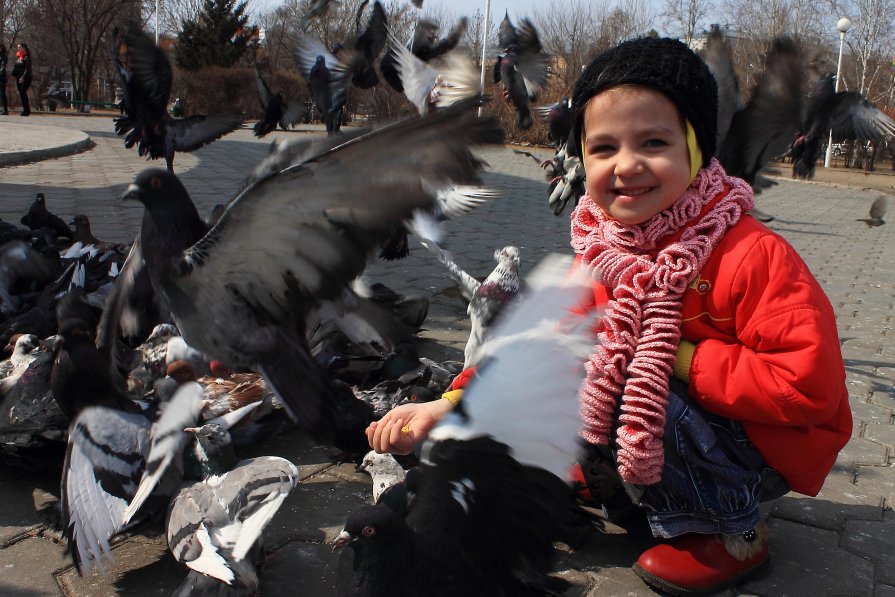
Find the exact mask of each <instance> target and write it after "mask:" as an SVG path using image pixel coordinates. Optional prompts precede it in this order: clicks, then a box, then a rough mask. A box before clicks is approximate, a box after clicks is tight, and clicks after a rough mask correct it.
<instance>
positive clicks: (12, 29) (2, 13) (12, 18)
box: [0, 0, 34, 47]
mask: <svg viewBox="0 0 895 597" xmlns="http://www.w3.org/2000/svg"><path fill="white" fill-rule="evenodd" d="M33 4H34V0H0V42H3V43H5V44H6V45H7V47H14V41H15V40H16V39H17V38H18V37H19V33H20V32H21V31H22V29H23V28H24V27H25V15H26V14H27V13H28V11H29V9H31V8H32V5H33Z"/></svg>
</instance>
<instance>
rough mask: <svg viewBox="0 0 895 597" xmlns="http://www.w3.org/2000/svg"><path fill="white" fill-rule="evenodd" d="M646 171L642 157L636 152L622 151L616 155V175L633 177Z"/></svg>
mask: <svg viewBox="0 0 895 597" xmlns="http://www.w3.org/2000/svg"><path fill="white" fill-rule="evenodd" d="M643 170H644V165H643V160H642V156H640V154H638V153H637V152H635V151H628V150H624V149H623V150H621V151H619V152H618V154H616V162H615V170H614V172H615V175H616V176H633V175H636V174H640V173H642V172H643Z"/></svg>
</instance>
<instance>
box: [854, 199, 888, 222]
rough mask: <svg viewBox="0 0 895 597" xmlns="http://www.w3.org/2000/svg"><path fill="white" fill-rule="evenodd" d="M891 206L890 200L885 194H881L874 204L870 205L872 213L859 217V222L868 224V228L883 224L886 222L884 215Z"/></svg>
mask: <svg viewBox="0 0 895 597" xmlns="http://www.w3.org/2000/svg"><path fill="white" fill-rule="evenodd" d="M888 208H889V200H888V199H887V198H886V196H885V195H880V196H879V197H877V198H876V199H875V200H874V201H873V204H872V205H871V206H870V213H869V214H868V217H866V218H859V219H858V220H857V221H858V222H864V223H865V224H867V227H868V228H875V227H876V226H882V225H883V224H885V223H886V222H885V220H883V216H885V215H886V210H887V209H888Z"/></svg>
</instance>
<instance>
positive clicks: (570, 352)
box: [429, 256, 596, 478]
mask: <svg viewBox="0 0 895 597" xmlns="http://www.w3.org/2000/svg"><path fill="white" fill-rule="evenodd" d="M570 266H571V258H568V259H566V258H559V257H556V256H554V257H550V258H548V259H545V260H544V261H542V262H541V264H540V265H539V266H538V268H537V269H536V270H535V271H534V272H533V273H532V275H531V276H529V278H528V287H529V293H528V294H527V296H525V297H524V298H522V299H521V300H517V301H516V302H515V303H513V304H512V305H510V306H509V307H508V308H507V310H506V311H505V312H504V313H503V314H502V319H501V320H500V322H499V323H498V324H497V326H495V327H494V328H492V329H491V331H490V337H489V340H488V341H487V342H486V343H485V344H484V345H483V346H482V349H481V350H482V355H483V359H484V360H482V361H481V365H480V367H481V368H480V371H479V373H478V375H477V376H476V377H475V378H474V379H473V381H472V382H471V383H470V385H469V386H468V388H467V390H466V393H465V394H464V397H463V405H464V410H465V411H466V413H467V415H468V417H469V421H468V423H464V422H463V420H462V419H461V418H460V417H457V416H453V417H448V418H446V419H445V421H444V422H443V423H442V424H441V425H439V426H438V427H436V428H435V429H434V430H433V432H432V433H431V434H430V436H429V437H430V441H438V440H440V439H446V438H451V437H453V438H457V439H469V438H472V437H477V436H482V435H490V436H491V437H492V438H494V439H495V440H497V441H500V442H502V443H504V444H506V445H507V446H509V447H510V449H511V450H512V453H513V456H514V458H516V460H518V461H519V462H522V463H524V464H528V465H533V466H538V467H540V468H543V469H545V470H547V471H550V472H551V473H553V474H555V475H557V476H558V477H560V478H564V475H565V474H566V471H567V470H568V467H569V466H570V465H571V464H572V463H573V462H574V459H575V456H576V454H577V440H576V438H577V436H578V431H579V428H580V426H581V420H580V416H579V411H578V387H579V386H580V384H581V381H582V379H583V378H584V367H583V363H584V360H585V358H586V357H587V355H588V354H589V353H590V351H591V350H592V348H593V342H594V337H595V334H594V331H593V329H594V322H595V318H596V313H591V314H588V315H581V314H577V313H574V312H573V311H572V309H573V308H574V307H576V306H578V305H581V304H583V302H584V300H585V297H586V296H587V293H588V292H592V283H593V278H592V277H591V276H588V275H587V274H585V273H584V272H583V271H581V270H580V269H579V268H575V269H574V270H572V271H571V272H570ZM509 413H512V416H508V414H509Z"/></svg>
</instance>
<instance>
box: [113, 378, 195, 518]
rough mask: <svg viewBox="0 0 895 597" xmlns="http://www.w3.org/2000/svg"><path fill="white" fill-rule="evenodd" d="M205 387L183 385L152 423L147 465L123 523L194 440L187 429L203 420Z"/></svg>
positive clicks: (125, 513)
mask: <svg viewBox="0 0 895 597" xmlns="http://www.w3.org/2000/svg"><path fill="white" fill-rule="evenodd" d="M202 395H203V389H202V386H200V385H199V384H198V383H196V382H188V383H185V384H183V385H182V386H180V387H179V388H178V389H177V392H175V393H174V396H172V397H171V400H170V401H169V402H168V404H167V405H165V409H164V410H163V411H162V414H161V416H160V417H159V418H158V420H157V421H156V422H155V424H153V425H152V431H151V433H150V438H151V440H150V441H151V445H150V448H149V454H148V456H147V457H146V467H145V468H144V469H143V474H142V475H141V477H140V484H139V486H138V487H137V491H136V492H134V497H133V499H132V500H131V501H130V504H129V505H128V506H127V509H126V510H125V511H124V512H123V514H122V523H123V524H127V523H128V522H130V520H131V518H133V516H134V514H136V513H137V512H138V511H139V510H140V507H141V506H142V505H143V503H144V502H145V501H146V499H147V498H148V497H149V496H150V495H151V494H152V491H153V489H155V487H156V485H158V482H159V479H161V478H162V475H164V474H165V472H167V471H168V469H169V468H170V467H171V465H172V464H173V463H174V462H175V459H179V458H180V457H181V456H182V455H183V449H184V447H185V446H186V444H187V442H188V441H189V440H190V436H189V434H188V433H186V432H185V431H184V429H185V428H187V427H192V426H193V425H195V424H196V421H198V420H199V413H200V411H201V410H202Z"/></svg>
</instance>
